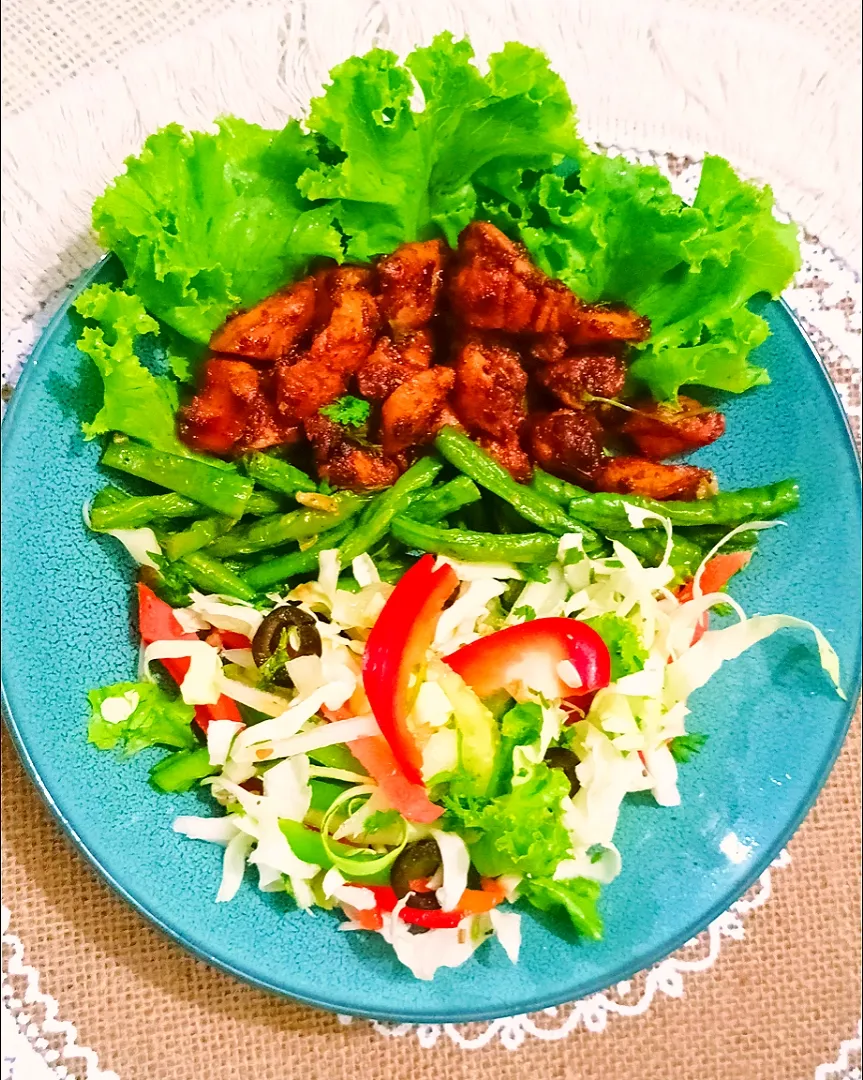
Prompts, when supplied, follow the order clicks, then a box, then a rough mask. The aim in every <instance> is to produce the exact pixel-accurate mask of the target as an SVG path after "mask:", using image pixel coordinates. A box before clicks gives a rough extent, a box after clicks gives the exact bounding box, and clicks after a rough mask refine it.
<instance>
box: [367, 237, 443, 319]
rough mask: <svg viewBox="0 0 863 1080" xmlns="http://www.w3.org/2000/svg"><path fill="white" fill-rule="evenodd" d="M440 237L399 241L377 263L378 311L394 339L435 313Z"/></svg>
mask: <svg viewBox="0 0 863 1080" xmlns="http://www.w3.org/2000/svg"><path fill="white" fill-rule="evenodd" d="M445 250H446V249H445V246H444V244H443V242H442V241H441V240H426V241H425V242H423V243H415V244H402V246H401V247H400V248H397V249H396V250H395V251H394V252H393V253H392V255H387V256H385V257H384V258H383V259H381V260H380V262H379V263H378V265H377V271H378V287H379V289H380V305H381V314H382V315H383V317H384V319H386V321H387V322H388V323H389V325H390V329H391V330H392V332H393V334H394V335H395V337H396V339H397V340H398V338H399V337H400V336H401V335H402V334H407V333H410V332H411V331H412V330H421V329H422V328H423V327H424V326H426V325H427V324H428V323H429V321H430V319H431V317H432V316H433V315H434V313H435V308H436V306H437V301H438V297H439V295H440V291H441V288H442V286H443V267H444V253H445Z"/></svg>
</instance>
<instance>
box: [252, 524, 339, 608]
mask: <svg viewBox="0 0 863 1080" xmlns="http://www.w3.org/2000/svg"><path fill="white" fill-rule="evenodd" d="M353 524H354V523H353V521H350V520H348V521H343V522H342V523H341V525H337V526H336V527H335V528H334V529H329V530H328V531H327V532H325V533H321V535H320V536H319V537H318V539H317V540H316V541H315V543H314V544H312V546H311V547H308V548H306V550H305V551H292V552H291V553H290V554H289V555H281V556H279V557H278V558H277V559H267V561H266V562H262V563H259V564H258V565H257V566H253V567H251V568H250V569H248V570H247V571H246V572H245V573H244V574H243V581H245V582H246V584H247V585H248V586H249V587H250V588H252V589H254V590H256V591H257V592H262V591H263V590H264V589H269V588H271V587H272V586H274V585H283V584H284V583H285V582H286V581H289V580H290V579H291V578H293V577H296V576H297V575H298V574H309V573H313V572H314V571H316V570H317V568H318V556H319V555H320V553H321V552H322V551H330V550H331V549H333V548H337V547H338V546H339V544H340V543H341V542H342V540H344V538H345V537H346V536H347V535H348V533H349V532H350V531H351V529H352V528H353Z"/></svg>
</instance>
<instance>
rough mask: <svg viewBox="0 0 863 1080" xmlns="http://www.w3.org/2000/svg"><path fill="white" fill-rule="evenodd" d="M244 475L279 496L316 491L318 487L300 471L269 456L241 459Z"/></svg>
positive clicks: (257, 454) (259, 454)
mask: <svg viewBox="0 0 863 1080" xmlns="http://www.w3.org/2000/svg"><path fill="white" fill-rule="evenodd" d="M243 468H244V469H245V470H246V473H247V474H248V475H249V476H251V477H252V479H253V480H255V481H257V483H259V484H260V485H261V487H265V488H268V489H269V490H270V491H277V492H278V493H279V494H280V495H293V494H294V493H295V492H297V491H317V490H318V485H317V484H316V483H315V481H314V480H312V478H311V477H310V476H309V475H308V474H307V473H304V472H303V471H302V469H297V468H296V467H295V466H293V465H291V464H290V463H289V462H287V461H282V459H281V458H276V457H273V456H272V455H271V454H261V453H255V454H249V455H248V457H246V458H244V459H243Z"/></svg>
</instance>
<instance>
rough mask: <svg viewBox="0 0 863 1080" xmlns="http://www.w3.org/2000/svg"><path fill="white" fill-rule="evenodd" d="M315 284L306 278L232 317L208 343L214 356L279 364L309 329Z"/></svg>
mask: <svg viewBox="0 0 863 1080" xmlns="http://www.w3.org/2000/svg"><path fill="white" fill-rule="evenodd" d="M317 291H318V290H317V283H316V281H315V279H314V278H311V277H309V278H305V279H304V280H303V281H298V282H297V283H296V285H291V286H290V288H288V289H282V290H281V291H280V292H277V293H274V294H273V295H272V296H269V297H267V299H266V300H262V301H261V302H260V304H256V305H255V306H254V307H253V308H251V309H250V310H249V311H244V312H242V313H241V314H239V315H234V316H233V318H231V319H228V321H227V322H226V323H225V325H224V326H223V327H221V329H219V330H217V331H216V332H215V334H213V337H212V338H211V340H210V348H211V349H212V350H213V352H217V353H234V354H235V355H237V356H244V357H247V358H248V359H251V360H270V361H272V360H278V359H280V358H281V357H283V356H287V355H288V354H289V353H290V352H291V350H292V349H294V348H295V347H296V346H297V344H298V343H299V342H300V340H301V339H302V338H303V336H304V335H305V334H306V332H307V331H308V330H309V329H310V328H311V326H312V321H313V319H314V316H315V305H316V302H317Z"/></svg>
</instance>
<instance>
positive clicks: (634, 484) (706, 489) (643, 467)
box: [596, 457, 717, 502]
mask: <svg viewBox="0 0 863 1080" xmlns="http://www.w3.org/2000/svg"><path fill="white" fill-rule="evenodd" d="M596 486H597V489H598V490H599V491H617V492H619V493H620V494H621V495H646V496H647V497H648V498H650V499H683V500H685V501H687V502H688V501H691V500H693V499H707V498H709V497H710V496H711V495H715V494H716V490H717V489H716V478H715V477H714V475H713V473H712V472H711V471H710V470H709V469H699V468H697V467H696V466H695V465H659V464H657V463H656V462H655V461H647V460H645V459H644V458H637V457H616V458H609V459H608V461H607V462H606V464H605V465H604V466H603V467H602V469H601V470H600V471H599V473H598V474H597V477H596Z"/></svg>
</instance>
